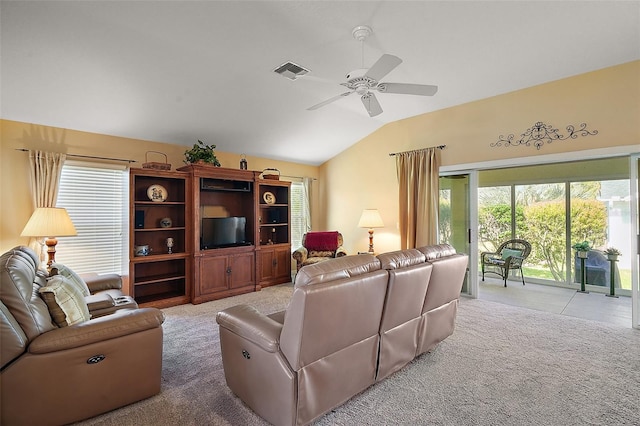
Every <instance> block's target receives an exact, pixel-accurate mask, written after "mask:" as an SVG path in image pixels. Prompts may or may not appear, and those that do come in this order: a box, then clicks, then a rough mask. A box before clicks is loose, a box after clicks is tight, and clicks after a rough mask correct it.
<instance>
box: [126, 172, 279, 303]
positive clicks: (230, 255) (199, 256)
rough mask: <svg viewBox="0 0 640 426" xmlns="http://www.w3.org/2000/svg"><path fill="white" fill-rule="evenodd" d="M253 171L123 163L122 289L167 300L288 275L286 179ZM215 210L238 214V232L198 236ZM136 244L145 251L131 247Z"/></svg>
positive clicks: (235, 289)
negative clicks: (126, 213) (126, 235)
mask: <svg viewBox="0 0 640 426" xmlns="http://www.w3.org/2000/svg"><path fill="white" fill-rule="evenodd" d="M260 174H261V172H258V171H250V170H235V169H226V168H222V167H212V166H209V165H199V164H192V165H188V166H183V167H180V168H179V169H178V171H175V172H174V171H161V170H152V169H131V172H130V222H131V225H130V241H129V247H130V248H129V251H130V254H129V259H130V260H129V274H130V277H129V288H128V293H129V294H130V295H131V296H133V297H134V298H135V299H136V301H137V302H138V303H139V304H140V305H143V306H156V307H168V306H173V305H178V304H183V303H202V302H206V301H209V300H215V299H221V298H224V297H229V296H233V295H237V294H242V293H247V292H252V291H257V290H260V289H261V288H262V287H266V286H270V285H275V284H280V283H286V282H289V281H290V280H291V230H290V223H291V208H290V189H291V183H290V182H284V181H280V180H274V179H261V178H260ZM154 185H156V187H155V188H156V189H157V188H158V185H159V186H160V187H161V190H160V194H158V193H157V192H158V191H156V193H155V194H154V193H153V191H151V190H150V188H151V187H152V186H154ZM154 197H155V199H154ZM166 218H169V221H166V220H165V219H166ZM220 218H242V219H243V220H244V222H245V226H244V234H245V235H244V236H245V238H244V240H243V241H242V242H237V243H234V244H231V245H224V246H218V245H212V246H209V245H208V244H203V242H202V238H203V228H204V227H203V226H202V224H203V220H216V221H217V220H218V219H220ZM233 220H235V219H233ZM169 222H170V223H169ZM207 223H211V222H207ZM224 223H225V224H226V223H228V222H226V221H225V222H224ZM169 238H170V239H172V240H173V247H172V251H171V253H169V252H168V248H167V239H169ZM136 246H148V248H149V250H150V252H149V254H147V255H136Z"/></svg>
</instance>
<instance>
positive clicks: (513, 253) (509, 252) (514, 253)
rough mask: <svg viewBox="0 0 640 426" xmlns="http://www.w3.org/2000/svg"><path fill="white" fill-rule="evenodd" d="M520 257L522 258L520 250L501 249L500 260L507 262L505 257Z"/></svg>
mask: <svg viewBox="0 0 640 426" xmlns="http://www.w3.org/2000/svg"><path fill="white" fill-rule="evenodd" d="M511 256H515V257H520V256H522V250H513V249H503V250H502V259H503V260H507V257H511Z"/></svg>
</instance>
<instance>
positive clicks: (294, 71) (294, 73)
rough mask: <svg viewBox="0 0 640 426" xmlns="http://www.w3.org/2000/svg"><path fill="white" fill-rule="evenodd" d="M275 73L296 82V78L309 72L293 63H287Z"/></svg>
mask: <svg viewBox="0 0 640 426" xmlns="http://www.w3.org/2000/svg"><path fill="white" fill-rule="evenodd" d="M273 72H275V73H277V74H280V75H281V76H283V77H286V78H288V79H289V80H295V79H296V78H298V77H300V76H302V75H305V74H306V73H308V72H309V70H308V69H306V68H305V67H303V66H300V65H298V64H295V63H293V62H285V63H284V64H282V65H280V66H279V67H278V68H276V69H274V70H273Z"/></svg>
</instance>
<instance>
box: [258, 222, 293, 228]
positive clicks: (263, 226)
mask: <svg viewBox="0 0 640 426" xmlns="http://www.w3.org/2000/svg"><path fill="white" fill-rule="evenodd" d="M288 225H289V224H288V223H261V224H260V227H261V228H267V227H274V226H288Z"/></svg>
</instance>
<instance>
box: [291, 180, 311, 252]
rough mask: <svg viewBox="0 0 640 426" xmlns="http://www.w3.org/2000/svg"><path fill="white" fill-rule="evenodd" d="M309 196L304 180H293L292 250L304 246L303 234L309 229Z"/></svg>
mask: <svg viewBox="0 0 640 426" xmlns="http://www.w3.org/2000/svg"><path fill="white" fill-rule="evenodd" d="M308 197H309V195H308V191H307V190H306V189H305V187H304V183H303V182H291V250H296V249H298V248H299V247H301V246H302V236H303V235H304V234H306V233H307V232H308V231H309V222H310V218H309V214H310V212H309V200H308Z"/></svg>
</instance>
